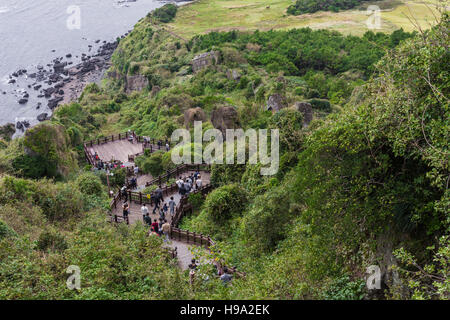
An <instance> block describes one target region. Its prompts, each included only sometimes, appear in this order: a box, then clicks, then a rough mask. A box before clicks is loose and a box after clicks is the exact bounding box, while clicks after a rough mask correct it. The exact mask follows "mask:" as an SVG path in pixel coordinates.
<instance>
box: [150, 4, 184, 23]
mask: <svg viewBox="0 0 450 320" xmlns="http://www.w3.org/2000/svg"><path fill="white" fill-rule="evenodd" d="M177 10H178V7H177V6H176V5H174V4H171V3H169V4H166V5H164V6H162V7H161V8H158V9H155V10H154V11H153V12H152V13H151V16H152V17H154V18H156V19H157V20H159V21H161V22H163V23H167V22H170V21H172V20H173V19H174V18H175V16H176V15H177Z"/></svg>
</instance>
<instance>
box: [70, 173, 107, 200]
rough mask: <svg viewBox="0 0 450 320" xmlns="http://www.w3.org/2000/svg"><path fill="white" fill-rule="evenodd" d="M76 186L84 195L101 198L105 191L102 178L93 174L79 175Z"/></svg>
mask: <svg viewBox="0 0 450 320" xmlns="http://www.w3.org/2000/svg"><path fill="white" fill-rule="evenodd" d="M76 184H77V186H78V187H79V189H80V191H81V192H82V193H83V194H88V195H96V196H99V195H101V193H102V191H103V187H102V182H101V180H100V178H99V177H98V176H96V175H95V174H93V173H91V172H86V173H83V174H81V175H79V176H78V177H77V180H76Z"/></svg>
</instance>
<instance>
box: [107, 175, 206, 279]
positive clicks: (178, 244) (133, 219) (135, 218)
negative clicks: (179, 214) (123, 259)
mask: <svg viewBox="0 0 450 320" xmlns="http://www.w3.org/2000/svg"><path fill="white" fill-rule="evenodd" d="M190 173H191V172H185V173H183V174H182V177H186V176H187V175H188V174H190ZM201 177H202V182H203V184H208V183H209V182H210V173H209V172H204V171H202V172H201ZM170 197H173V198H174V201H175V204H176V205H178V203H179V202H180V199H181V195H180V194H179V193H178V192H177V191H176V192H173V193H171V194H169V195H168V196H166V197H164V202H167V203H168V202H169V200H170ZM122 204H123V202H120V205H118V206H117V208H115V209H113V210H112V215H117V216H120V217H122V216H123V212H122ZM128 204H129V207H130V213H129V215H128V219H129V223H130V224H135V223H138V222H141V223H144V217H143V216H142V213H141V207H142V206H141V205H140V204H139V203H136V202H133V201H130V202H128ZM147 208H148V210H149V215H150V218H151V219H152V222H153V221H154V220H155V219H156V220H157V221H159V218H160V215H159V210H158V209H157V210H156V211H155V213H153V209H154V206H151V205H147ZM165 219H166V220H167V221H168V222H169V223H172V215H171V214H170V211H169V212H168V213H167V214H166V216H165ZM149 229H150V227H149ZM166 245H167V246H168V247H171V248H173V249H175V248H176V249H177V252H178V255H177V259H178V265H179V266H180V268H182V269H183V270H187V269H188V266H189V264H190V263H191V260H192V259H193V258H194V257H193V255H192V253H191V249H190V248H191V247H192V246H195V245H189V244H186V243H184V242H182V241H177V240H174V239H172V240H171V241H170V243H168V244H166Z"/></svg>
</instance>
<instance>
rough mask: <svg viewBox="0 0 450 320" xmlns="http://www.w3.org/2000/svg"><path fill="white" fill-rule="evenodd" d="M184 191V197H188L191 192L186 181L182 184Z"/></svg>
mask: <svg viewBox="0 0 450 320" xmlns="http://www.w3.org/2000/svg"><path fill="white" fill-rule="evenodd" d="M184 191H185V194H186V195H189V192H191V184H190V183H189V182H187V181H186V182H185V183H184Z"/></svg>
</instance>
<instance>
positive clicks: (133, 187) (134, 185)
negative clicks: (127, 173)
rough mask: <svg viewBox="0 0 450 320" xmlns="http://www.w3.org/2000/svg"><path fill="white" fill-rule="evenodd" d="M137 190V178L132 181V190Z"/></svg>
mask: <svg viewBox="0 0 450 320" xmlns="http://www.w3.org/2000/svg"><path fill="white" fill-rule="evenodd" d="M136 188H137V179H136V178H135V177H133V178H131V179H130V189H136Z"/></svg>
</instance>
